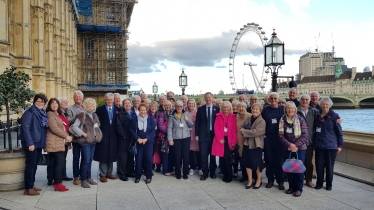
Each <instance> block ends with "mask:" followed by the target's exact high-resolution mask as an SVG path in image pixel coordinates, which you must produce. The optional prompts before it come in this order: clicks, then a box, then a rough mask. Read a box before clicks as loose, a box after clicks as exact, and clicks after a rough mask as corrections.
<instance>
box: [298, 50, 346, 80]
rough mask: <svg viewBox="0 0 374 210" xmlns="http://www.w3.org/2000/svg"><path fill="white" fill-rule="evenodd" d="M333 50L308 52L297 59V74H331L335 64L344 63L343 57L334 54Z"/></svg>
mask: <svg viewBox="0 0 374 210" xmlns="http://www.w3.org/2000/svg"><path fill="white" fill-rule="evenodd" d="M334 54H335V53H334V52H325V53H323V52H316V53H311V52H308V53H307V54H305V55H302V56H301V57H300V59H299V74H300V75H302V76H304V77H306V76H324V75H333V74H334V70H335V65H336V64H338V63H341V64H342V65H344V58H338V57H335V56H334Z"/></svg>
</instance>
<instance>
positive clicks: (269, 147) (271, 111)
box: [262, 92, 284, 190]
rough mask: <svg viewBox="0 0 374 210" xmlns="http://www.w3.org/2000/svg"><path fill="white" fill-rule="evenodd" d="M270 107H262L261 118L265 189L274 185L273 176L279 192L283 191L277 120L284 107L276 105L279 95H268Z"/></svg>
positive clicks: (273, 93) (281, 159)
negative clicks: (262, 121) (263, 132)
mask: <svg viewBox="0 0 374 210" xmlns="http://www.w3.org/2000/svg"><path fill="white" fill-rule="evenodd" d="M269 100H270V106H266V107H264V109H263V111H262V118H264V120H265V122H266V134H265V135H266V138H265V140H264V145H265V147H264V157H265V163H266V177H267V178H268V183H267V184H266V188H271V187H273V185H274V175H275V178H276V181H277V183H278V188H279V190H284V185H283V183H284V178H283V170H282V164H283V158H282V150H281V147H282V146H281V143H280V141H279V120H280V118H281V117H282V116H283V115H284V106H279V105H278V100H279V95H278V93H276V92H272V93H270V94H269Z"/></svg>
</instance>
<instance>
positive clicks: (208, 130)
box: [207, 106, 211, 133]
mask: <svg viewBox="0 0 374 210" xmlns="http://www.w3.org/2000/svg"><path fill="white" fill-rule="evenodd" d="M210 117H211V116H210V106H208V119H207V120H208V129H207V133H209V132H210V122H211V120H210Z"/></svg>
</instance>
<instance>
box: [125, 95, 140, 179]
mask: <svg viewBox="0 0 374 210" xmlns="http://www.w3.org/2000/svg"><path fill="white" fill-rule="evenodd" d="M124 102H125V101H124ZM139 106H140V97H139V96H138V95H135V96H134V97H133V98H132V107H131V108H130V114H131V119H132V118H134V117H136V116H138V115H139ZM125 110H127V111H128V107H127V109H126V107H125ZM135 143H136V142H135V141H134V142H131V141H130V144H131V145H135ZM126 176H127V177H135V155H132V154H130V153H128V154H127V164H126Z"/></svg>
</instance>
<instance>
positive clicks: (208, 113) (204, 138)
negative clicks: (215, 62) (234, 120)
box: [195, 92, 219, 181]
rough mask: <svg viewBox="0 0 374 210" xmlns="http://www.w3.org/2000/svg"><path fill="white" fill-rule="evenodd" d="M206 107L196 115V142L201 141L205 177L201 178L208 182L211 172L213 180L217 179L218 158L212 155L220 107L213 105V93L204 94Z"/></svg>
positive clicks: (202, 107) (200, 108)
mask: <svg viewBox="0 0 374 210" xmlns="http://www.w3.org/2000/svg"><path fill="white" fill-rule="evenodd" d="M204 99H205V103H206V104H205V105H204V106H201V107H199V108H198V110H197V113H196V127H195V130H196V140H197V141H199V147H200V155H201V165H202V168H203V175H202V176H201V177H200V180H201V181H204V180H206V178H207V177H208V174H209V172H210V177H211V178H212V179H215V178H216V173H215V172H216V168H217V164H216V156H213V155H211V151H212V143H213V138H214V122H215V120H216V114H217V113H218V112H219V107H217V106H215V105H213V96H212V93H210V92H207V93H205V94H204ZM209 155H210V165H209V167H208V157H209Z"/></svg>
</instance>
